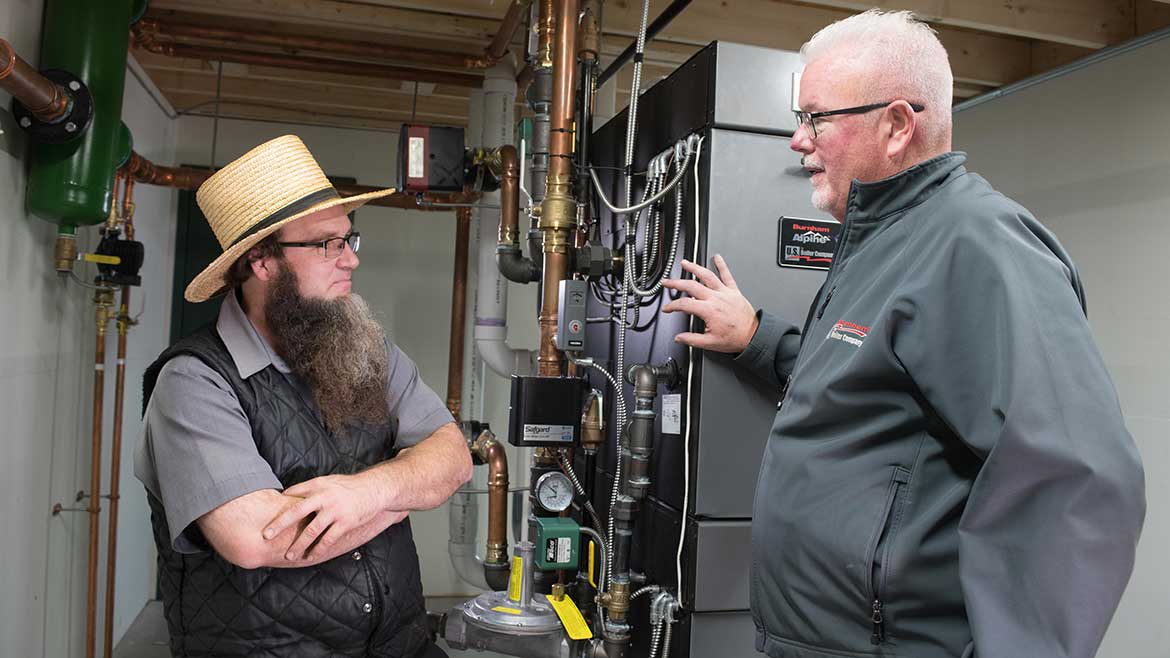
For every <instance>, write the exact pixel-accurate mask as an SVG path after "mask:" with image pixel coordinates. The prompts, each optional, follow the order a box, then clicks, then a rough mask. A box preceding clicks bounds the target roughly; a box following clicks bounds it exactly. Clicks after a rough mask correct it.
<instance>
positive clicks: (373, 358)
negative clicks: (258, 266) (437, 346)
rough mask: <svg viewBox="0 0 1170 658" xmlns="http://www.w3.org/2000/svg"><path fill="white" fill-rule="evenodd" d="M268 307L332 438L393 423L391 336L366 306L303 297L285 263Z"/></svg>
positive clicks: (279, 340)
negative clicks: (348, 429)
mask: <svg viewBox="0 0 1170 658" xmlns="http://www.w3.org/2000/svg"><path fill="white" fill-rule="evenodd" d="M282 265H283V266H282V267H281V268H280V273H279V274H278V275H277V277H276V280H275V281H274V282H273V286H272V290H271V293H270V294H269V296H268V300H267V302H266V303H265V305H264V317H265V319H266V320H267V322H268V329H269V331H271V332H272V336H273V338H274V339H275V340H276V345H274V346H273V347H274V348H275V349H276V351H277V353H279V354H280V356H281V357H282V358H283V359H284V360H285V362H287V363H288V366H289V368H290V369H291V370H292V372H293V374H295V375H296V376H297V377H299V378H300V379H301V381H303V382H304V383H305V384H307V385H308V386H309V388H310V389H311V390H312V391H313V400H314V402H316V403H317V407H318V409H320V411H321V415H322V416H323V418H324V420H325V427H326V429H328V430H329V431H330V432H331V433H334V434H337V433H339V432H341V431H342V430H343V429H344V428H345V426H346V425H348V424H350V423H353V422H356V421H366V422H369V423H372V424H375V425H380V424H383V423H386V422H387V421H388V420H389V408H388V406H387V390H386V387H387V380H386V368H387V364H386V359H387V356H386V343H385V340H386V336H385V333H384V332H383V331H382V325H381V324H379V323H378V319H377V317H376V316H375V315H374V312H373V311H372V310H371V309H370V307H369V305H368V304H366V301H365V300H364V299H362V298H361V297H359V296H358V295H355V294H350V295H346V296H344V297H339V298H337V299H331V300H324V299H309V298H306V297H303V296H301V293H300V290H299V289H298V287H297V278H296V274H294V273H293V272H292V270H290V269H289V268H288V266H287V264H284V263H282Z"/></svg>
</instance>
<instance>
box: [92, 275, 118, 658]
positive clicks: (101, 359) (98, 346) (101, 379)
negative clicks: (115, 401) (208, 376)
mask: <svg viewBox="0 0 1170 658" xmlns="http://www.w3.org/2000/svg"><path fill="white" fill-rule="evenodd" d="M113 297H114V291H113V290H111V289H102V290H99V291H97V292H96V293H95V296H94V302H95V303H96V304H97V308H96V310H95V311H94V319H95V324H96V326H97V332H96V341H95V345H94V360H93V435H92V441H91V446H90V451H91V453H92V458H91V463H90V469H89V506H88V508H87V509H86V511H87V512H88V513H89V570H88V575H87V582H86V593H85V610H86V616H85V655H86V657H87V658H93V655H94V649H95V646H94V645H95V642H96V636H97V628H96V627H97V579H98V542H99V535H98V525H99V521H100V515H101V511H102V508H101V504H100V501H101V488H102V411H103V405H104V404H105V401H104V399H103V394H104V392H105V374H106V372H105V371H106V324H107V323H108V322H109V320H110V316H111V313H110V306H111V305H112V303H113Z"/></svg>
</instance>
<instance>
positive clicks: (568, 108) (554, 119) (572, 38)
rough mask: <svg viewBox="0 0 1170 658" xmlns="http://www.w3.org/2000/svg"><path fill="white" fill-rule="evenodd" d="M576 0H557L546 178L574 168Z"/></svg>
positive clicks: (570, 171) (577, 1) (577, 3)
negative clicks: (571, 157)
mask: <svg viewBox="0 0 1170 658" xmlns="http://www.w3.org/2000/svg"><path fill="white" fill-rule="evenodd" d="M579 6H580V2H579V0H558V2H557V34H556V52H555V53H554V55H555V60H554V61H555V69H554V70H553V101H552V116H551V119H550V131H551V133H552V135H551V136H550V138H549V166H548V178H549V182H550V183H551V182H552V181H553V179H554V178H558V177H561V176H569V175H571V174H572V171H573V167H572V163H571V162H570V161H569V157H568V156H570V155H571V154H572V153H573V110H574V107H573V106H574V103H575V101H576V91H577V66H576V64H577V12H578V8H579Z"/></svg>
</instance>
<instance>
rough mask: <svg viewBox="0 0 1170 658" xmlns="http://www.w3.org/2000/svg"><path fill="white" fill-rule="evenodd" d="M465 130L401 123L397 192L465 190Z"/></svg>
mask: <svg viewBox="0 0 1170 658" xmlns="http://www.w3.org/2000/svg"><path fill="white" fill-rule="evenodd" d="M463 151H464V147H463V129H462V128H458V127H455V126H423V125H412V124H402V132H401V133H399V135H398V189H399V190H400V191H403V192H460V191H462V190H463V183H464V180H465V175H464V157H463Z"/></svg>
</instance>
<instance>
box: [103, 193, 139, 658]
mask: <svg viewBox="0 0 1170 658" xmlns="http://www.w3.org/2000/svg"><path fill="white" fill-rule="evenodd" d="M119 173H121V172H119ZM116 189H117V186H116V185H115V190H116ZM115 203H117V201H116V200H115ZM122 225H123V226H124V231H123V235H125V237H126V239H127V240H133V239H134V177H133V176H131V175H129V174H127V175H126V176H125V188H124V192H123V193H122ZM117 322H118V357H117V358H118V360H117V362H116V363H117V365H116V368H117V370H116V372H117V374H116V376H115V379H114V382H115V383H114V434H113V439H112V442H111V443H110V515H109V520H108V521H107V522H106V528H107V535H106V624H105V642H104V644H103V648H104V650H105V653H103V654H102V655H103V656H113V655H114V584H115V582H117V568H118V565H117V559H116V558H117V555H118V503H119V501H120V500H121V482H122V407H123V406H125V393H126V343H127V334H128V333H129V331H130V326H131V325H133V324H134V320H133V319H132V318H131V317H130V286H122V303H121V305H120V307H119V309H118V317H117Z"/></svg>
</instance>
